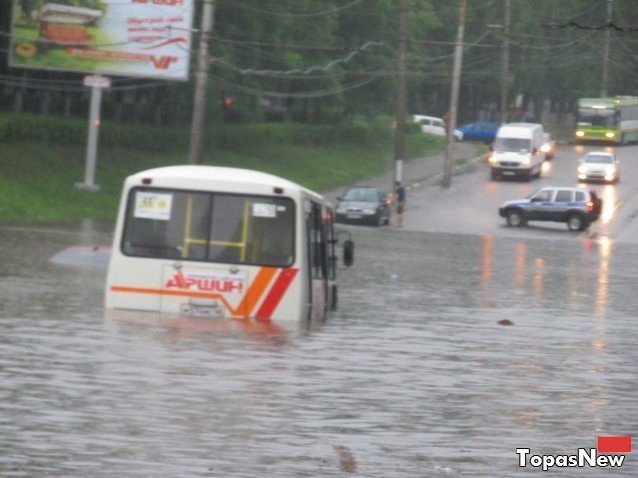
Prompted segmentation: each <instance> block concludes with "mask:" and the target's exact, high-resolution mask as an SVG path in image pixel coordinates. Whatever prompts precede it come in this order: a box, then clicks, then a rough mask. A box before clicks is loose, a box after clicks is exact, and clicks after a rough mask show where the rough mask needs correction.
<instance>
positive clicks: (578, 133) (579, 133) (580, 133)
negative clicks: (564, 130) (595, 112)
mask: <svg viewBox="0 0 638 478" xmlns="http://www.w3.org/2000/svg"><path fill="white" fill-rule="evenodd" d="M574 134H575V135H576V136H578V137H579V138H582V137H583V136H585V132H584V131H581V130H578V131H576V133H574Z"/></svg>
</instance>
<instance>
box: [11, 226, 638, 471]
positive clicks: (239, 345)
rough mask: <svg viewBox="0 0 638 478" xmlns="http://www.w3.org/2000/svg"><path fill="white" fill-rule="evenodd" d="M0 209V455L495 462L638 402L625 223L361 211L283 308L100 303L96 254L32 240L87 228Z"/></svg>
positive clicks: (133, 460)
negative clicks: (324, 297) (506, 221)
mask: <svg viewBox="0 0 638 478" xmlns="http://www.w3.org/2000/svg"><path fill="white" fill-rule="evenodd" d="M0 230H1V231H0V232H2V233H3V234H4V238H5V240H4V241H3V242H2V244H0V254H1V255H2V257H3V259H4V260H3V261H1V262H0V274H1V275H2V276H3V277H4V278H5V280H4V281H3V283H2V286H1V287H0V314H1V315H0V316H1V317H2V319H1V324H2V328H3V335H2V340H0V360H1V362H0V363H1V364H2V367H0V384H2V385H0V393H1V394H2V397H3V400H2V401H0V417H2V418H1V419H0V447H1V448H2V450H3V453H2V454H0V475H2V476H7V477H9V476H10V477H31V476H65V477H85V476H92V477H97V478H101V477H110V476H127V477H128V476H189V477H190V476H192V477H198V476H202V477H204V476H206V477H210V476H224V477H255V476H272V477H295V478H297V477H302V478H303V477H317V476H322V477H324V476H325V477H330V476H335V477H336V476H344V475H345V474H353V475H354V474H356V475H357V476H366V477H371V478H375V477H379V478H381V477H383V478H387V477H392V478H403V477H405V478H413V477H415V476H513V475H515V474H518V473H520V472H524V471H528V470H521V469H519V468H518V466H517V457H516V454H515V453H514V450H515V448H516V447H521V446H525V447H530V448H532V450H533V451H534V452H536V453H561V452H565V451H567V452H573V451H574V450H576V449H577V448H578V447H588V446H593V445H595V437H596V436H597V435H599V434H631V432H632V431H633V430H630V429H628V427H630V426H631V424H632V423H635V422H636V420H637V419H638V416H637V415H636V412H635V407H634V406H633V403H634V401H635V386H634V384H635V379H636V373H635V371H634V369H633V367H632V364H633V363H635V361H636V360H637V359H638V352H637V351H636V347H635V344H634V341H635V340H634V337H635V334H636V333H637V332H638V330H636V329H637V327H638V323H637V321H636V320H635V310H637V309H638V303H637V300H638V299H637V298H636V296H635V294H634V293H633V288H634V284H635V281H633V280H627V278H629V279H631V278H633V277H635V271H634V267H633V264H635V254H636V252H635V250H634V249H631V248H630V247H629V246H627V245H618V244H614V245H613V247H612V244H611V242H608V243H606V242H605V241H603V240H601V239H595V238H591V237H590V238H589V239H582V240H581V239H580V238H579V239H575V238H573V237H571V236H570V237H569V239H562V236H556V235H554V236H552V237H551V239H550V240H547V239H541V240H539V239H530V240H526V241H521V240H520V238H515V239H513V238H502V237H496V236H486V237H483V236H478V235H477V236H471V235H462V234H436V233H414V232H409V231H398V230H397V229H395V228H381V229H379V230H377V229H376V228H374V230H373V229H372V228H370V229H366V228H361V229H357V230H356V231H355V238H354V239H355V240H356V241H357V254H358V257H357V263H356V264H355V267H354V268H352V269H350V270H348V271H345V272H344V273H342V283H341V285H340V309H339V311H338V313H337V314H336V315H335V316H334V317H333V318H332V319H331V320H329V321H327V322H326V323H324V324H320V325H318V326H316V327H311V328H309V329H308V328H301V329H295V328H292V329H288V328H287V327H285V326H275V327H270V326H267V325H265V324H254V323H245V322H223V323H220V322H214V321H213V322H211V321H205V320H200V319H195V320H193V321H190V320H189V321H183V320H181V319H176V318H172V319H171V318H161V319H160V318H159V317H158V316H157V315H156V314H146V315H140V314H139V313H135V314H133V317H131V316H129V317H125V316H121V315H120V316H119V317H115V316H112V315H110V314H106V316H105V311H104V310H103V308H102V299H103V287H104V275H105V271H104V269H103V268H99V267H93V266H90V267H84V268H77V267H69V266H60V265H57V264H52V263H50V262H49V261H48V259H49V258H50V257H52V256H53V255H54V254H55V253H57V252H58V251H59V250H63V249H65V248H68V247H69V246H74V245H82V246H88V245H90V244H94V243H104V241H103V239H104V232H103V231H100V230H99V228H97V229H96V230H95V231H94V233H93V232H89V233H87V234H84V233H83V232H82V233H80V232H78V231H79V230H78V229H75V230H68V231H63V230H61V229H57V231H58V232H51V231H56V228H55V227H51V228H46V227H44V228H42V230H37V231H33V230H26V229H16V228H14V229H10V230H7V229H2V228H0ZM7 231H8V232H10V234H8V233H7ZM566 251H569V253H567V252H566ZM621 279H622V280H621ZM601 285H602V286H604V287H601ZM124 315H126V314H124ZM505 318H507V319H510V320H511V321H512V322H513V324H514V325H513V326H511V327H502V326H500V325H498V322H499V320H501V319H505ZM561 471H562V472H563V473H561V475H565V476H579V477H581V476H600V473H597V471H599V470H589V469H565V470H561Z"/></svg>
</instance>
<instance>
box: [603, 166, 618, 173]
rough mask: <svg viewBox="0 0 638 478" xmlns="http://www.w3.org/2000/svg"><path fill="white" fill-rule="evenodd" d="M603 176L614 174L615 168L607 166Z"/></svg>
mask: <svg viewBox="0 0 638 478" xmlns="http://www.w3.org/2000/svg"><path fill="white" fill-rule="evenodd" d="M605 174H616V167H615V166H609V167H608V168H607V169H605Z"/></svg>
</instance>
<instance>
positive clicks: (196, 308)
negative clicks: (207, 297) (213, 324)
mask: <svg viewBox="0 0 638 478" xmlns="http://www.w3.org/2000/svg"><path fill="white" fill-rule="evenodd" d="M180 315H181V316H186V317H198V318H206V319H221V318H223V317H224V309H223V308H222V307H220V306H219V305H217V304H214V305H201V304H182V305H181V307H180Z"/></svg>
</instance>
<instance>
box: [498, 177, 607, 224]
mask: <svg viewBox="0 0 638 478" xmlns="http://www.w3.org/2000/svg"><path fill="white" fill-rule="evenodd" d="M602 204H603V201H602V199H600V198H599V197H598V194H596V191H594V190H593V189H590V190H587V189H583V188H572V187H547V188H541V189H539V190H538V191H536V192H535V193H533V194H532V195H531V196H528V197H527V198H525V199H517V200H514V201H507V202H505V203H503V205H501V207H500V208H499V210H498V213H499V215H500V216H501V217H504V218H505V219H506V221H507V224H508V225H509V226H524V225H525V224H527V222H528V221H553V222H564V223H566V224H567V227H568V228H569V229H570V230H572V231H582V230H584V229H587V228H588V227H589V225H590V224H591V223H592V222H595V221H597V220H598V218H599V217H600V212H601V210H602Z"/></svg>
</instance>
